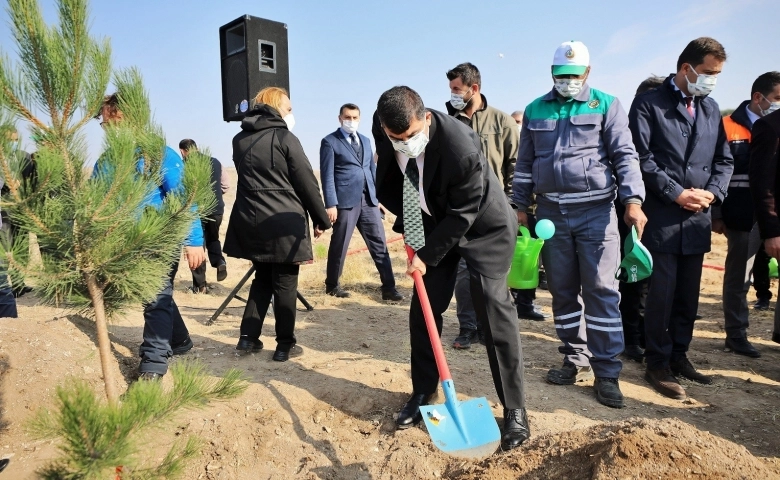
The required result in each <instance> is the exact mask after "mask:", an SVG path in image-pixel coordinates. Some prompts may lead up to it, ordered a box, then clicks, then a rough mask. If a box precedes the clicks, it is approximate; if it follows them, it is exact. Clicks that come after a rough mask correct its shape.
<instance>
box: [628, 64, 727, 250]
mask: <svg viewBox="0 0 780 480" xmlns="http://www.w3.org/2000/svg"><path fill="white" fill-rule="evenodd" d="M672 78H673V75H672V76H670V77H669V78H667V79H666V81H665V82H664V84H663V85H661V86H660V87H658V88H655V89H653V90H650V91H648V92H645V93H642V94H640V95H637V96H636V97H635V98H634V101H633V103H632V104H631V110H630V111H629V113H628V126H629V128H630V129H631V134H632V136H633V139H634V145H635V146H636V151H637V153H638V154H639V165H640V167H641V169H642V178H643V179H644V181H645V188H646V189H647V197H646V199H645V203H644V205H643V206H642V209H643V210H644V212H645V214H646V215H647V225H646V226H645V231H644V233H643V234H642V243H643V244H644V245H645V246H646V247H647V248H648V249H650V250H652V251H656V252H661V253H671V254H676V255H693V254H701V253H705V252H709V251H710V237H711V230H712V222H711V220H710V212H709V209H708V210H705V211H704V212H700V213H693V212H690V211H688V210H685V209H684V208H682V207H680V206H679V205H678V204H676V203H675V199H676V198H677V197H678V196H680V194H681V193H682V192H683V190H684V189H688V188H700V189H703V190H708V191H710V192H712V194H713V195H715V199H716V204H717V203H720V202H722V201H723V199H724V198H725V196H726V192H727V189H728V185H729V180H730V179H731V173H732V171H733V170H734V160H733V159H732V157H731V151H730V150H729V145H728V142H726V133H725V131H724V130H723V122H722V120H721V116H720V109H719V108H718V104H717V103H716V102H715V100H713V99H711V98H709V97H704V98H701V97H694V98H695V100H694V101H695V102H696V103H695V105H696V120H695V121H694V120H693V119H692V118H691V116H690V115H689V114H688V111H687V110H686V108H685V104H684V103H683V100H682V96H681V95H680V93H679V92H676V91H675V90H674V87H673V86H672V83H671V82H672Z"/></svg>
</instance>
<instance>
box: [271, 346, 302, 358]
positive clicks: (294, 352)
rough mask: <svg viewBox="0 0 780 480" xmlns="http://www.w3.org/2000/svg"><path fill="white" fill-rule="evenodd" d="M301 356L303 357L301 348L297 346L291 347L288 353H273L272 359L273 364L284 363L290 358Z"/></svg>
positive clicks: (279, 351) (278, 351) (282, 351)
mask: <svg viewBox="0 0 780 480" xmlns="http://www.w3.org/2000/svg"><path fill="white" fill-rule="evenodd" d="M301 355H303V348H301V347H299V346H298V345H293V346H292V347H291V348H290V350H288V351H284V350H277V351H275V352H274V356H273V357H272V358H273V361H274V362H286V361H287V360H289V359H291V358H295V357H300V356H301Z"/></svg>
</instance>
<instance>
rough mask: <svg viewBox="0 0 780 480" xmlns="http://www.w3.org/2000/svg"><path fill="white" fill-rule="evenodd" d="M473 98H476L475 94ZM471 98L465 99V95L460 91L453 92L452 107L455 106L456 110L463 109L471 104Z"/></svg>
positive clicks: (451, 97)
mask: <svg viewBox="0 0 780 480" xmlns="http://www.w3.org/2000/svg"><path fill="white" fill-rule="evenodd" d="M471 98H474V95H472V96H471ZM471 98H469V99H468V100H465V101H464V100H463V95H461V94H459V93H453V94H451V95H450V105H452V108H454V109H455V110H463V109H464V108H466V105H468V104H469V102H470V101H471Z"/></svg>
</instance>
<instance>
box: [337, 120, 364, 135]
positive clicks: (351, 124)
mask: <svg viewBox="0 0 780 480" xmlns="http://www.w3.org/2000/svg"><path fill="white" fill-rule="evenodd" d="M358 125H360V120H344V121H343V122H341V128H343V129H344V131H345V132H347V133H355V132H357V129H358Z"/></svg>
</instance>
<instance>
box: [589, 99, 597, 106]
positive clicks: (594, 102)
mask: <svg viewBox="0 0 780 480" xmlns="http://www.w3.org/2000/svg"><path fill="white" fill-rule="evenodd" d="M588 106H589V107H590V108H596V107H598V106H599V101H598V100H593V101H591V102H590V103H589V104H588Z"/></svg>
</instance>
